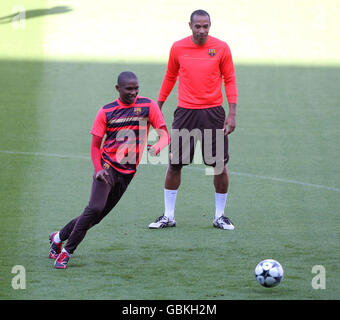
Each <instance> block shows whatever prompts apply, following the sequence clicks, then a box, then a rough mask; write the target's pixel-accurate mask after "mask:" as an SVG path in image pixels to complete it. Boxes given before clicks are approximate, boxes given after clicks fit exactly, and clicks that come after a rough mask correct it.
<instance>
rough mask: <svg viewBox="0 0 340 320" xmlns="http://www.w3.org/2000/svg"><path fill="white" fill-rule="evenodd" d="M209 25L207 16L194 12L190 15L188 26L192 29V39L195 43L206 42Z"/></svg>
mask: <svg viewBox="0 0 340 320" xmlns="http://www.w3.org/2000/svg"><path fill="white" fill-rule="evenodd" d="M210 25H211V24H210V19H209V17H208V16H200V15H197V14H195V15H194V16H193V17H192V21H191V22H189V26H190V29H191V30H192V37H193V41H194V42H195V43H196V44H198V45H202V44H204V43H206V42H207V40H208V34H209V30H210Z"/></svg>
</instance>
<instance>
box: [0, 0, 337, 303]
mask: <svg viewBox="0 0 340 320" xmlns="http://www.w3.org/2000/svg"><path fill="white" fill-rule="evenodd" d="M158 3H159V2H158V1H157V2H156V1H153V2H151V1H150V3H149V2H148V4H149V7H148V6H147V5H146V2H142V1H133V4H132V3H131V2H129V3H126V4H124V3H120V5H119V8H118V7H117V6H116V5H115V3H114V2H113V3H110V2H105V4H104V3H103V4H102V5H103V6H97V4H92V2H91V1H87V0H84V1H81V3H79V4H77V3H74V2H71V1H67V0H60V1H59V2H58V7H57V6H56V4H55V3H54V2H53V1H47V0H46V1H45V0H36V1H34V3H33V2H32V1H28V0H22V1H20V5H22V6H24V8H25V10H26V21H25V29H24V30H21V29H20V28H19V29H18V28H17V27H18V25H16V27H15V25H13V24H12V22H13V21H12V20H11V19H13V16H12V17H11V18H3V17H5V16H7V15H11V14H13V6H15V5H16V3H15V2H14V1H6V2H3V3H1V5H0V9H1V10H0V12H1V13H0V16H1V18H2V19H1V20H0V38H1V39H2V41H1V42H0V88H1V90H0V121H1V123H0V133H1V135H0V161H1V170H0V201H1V207H0V216H1V224H0V275H1V276H0V299H2V300H3V299H13V300H17V299H24V300H27V299H155V300H157V299H204V300H206V299H280V300H281V299H284V300H285V299H339V298H340V291H339V288H340V278H339V271H340V268H339V264H338V261H337V257H338V252H339V247H340V244H339V242H340V241H339V229H340V228H339V226H340V223H339V219H340V218H339V215H338V210H339V207H340V200H339V188H340V186H339V181H340V172H339V165H340V160H339V155H340V147H339V143H338V142H339V138H340V131H339V125H338V123H339V119H340V114H339V108H338V107H337V106H338V101H339V100H340V92H339V85H338V79H339V75H340V69H339V68H337V67H332V66H331V63H330V62H331V61H335V60H337V57H338V56H339V54H338V52H339V48H338V45H337V42H336V41H333V39H336V38H337V34H338V32H337V30H338V28H336V27H337V21H338V18H337V16H338V12H337V9H336V6H335V5H334V4H335V1H322V2H318V1H315V2H313V5H311V4H310V1H300V2H299V5H296V2H294V1H291V2H289V3H287V2H281V3H280V6H278V4H277V2H275V4H272V2H270V1H263V2H261V4H259V3H258V2H252V1H249V2H247V3H246V4H245V3H244V2H242V3H240V4H238V3H237V2H234V3H226V4H222V3H221V2H218V5H216V4H217V1H209V4H208V3H207V2H206V1H204V2H203V1H202V3H199V2H198V1H197V0H196V1H195V2H193V1H186V2H185V3H183V1H181V2H179V1H177V2H173V1H171V2H166V3H165V4H164V6H165V7H159V6H158ZM199 4H202V6H201V7H202V8H205V9H207V11H208V12H210V13H211V16H212V17H213V25H212V30H211V34H212V35H216V36H218V37H221V38H223V39H225V40H227V41H228V43H229V44H230V45H231V48H232V52H233V53H234V58H235V59H236V62H238V63H237V64H236V73H237V82H238V92H239V103H238V115H237V129H236V131H235V133H233V134H232V135H231V136H230V154H231V159H230V163H229V169H230V170H231V185H230V195H229V199H228V210H227V214H228V215H229V216H230V217H231V219H232V221H233V222H234V223H235V225H236V229H235V231H233V232H226V231H222V230H217V229H215V228H213V227H212V218H213V213H214V193H213V188H212V177H211V176H205V175H204V167H203V166H200V165H195V166H190V167H187V168H185V170H184V171H183V180H182V185H181V189H180V192H179V194H178V202H177V206H176V219H177V223H178V226H177V227H176V228H171V229H165V230H149V229H148V228H147V225H148V224H149V223H150V222H151V221H153V220H154V219H155V218H156V217H158V216H159V215H160V214H162V212H163V183H164V180H163V179H164V174H165V170H166V166H162V165H154V166H152V165H150V164H149V165H141V166H140V168H139V170H138V173H137V175H136V177H135V179H134V180H133V181H132V183H131V185H130V187H129V189H128V191H127V192H126V194H125V195H124V197H123V198H122V200H121V202H120V203H119V204H118V205H117V207H116V208H115V209H114V211H113V212H111V213H110V214H109V215H108V216H107V217H106V218H105V219H104V220H103V222H102V223H101V224H99V225H97V226H96V227H94V228H93V229H92V230H90V231H89V232H88V234H87V236H86V238H85V240H84V241H83V242H82V243H81V245H80V246H79V248H78V250H77V251H76V252H75V254H74V256H73V257H72V258H71V260H70V264H69V268H68V269H67V270H55V269H53V261H51V260H50V259H48V249H49V243H48V234H49V233H50V232H52V231H54V230H56V229H58V228H60V227H61V226H63V225H64V224H65V223H66V222H68V221H69V220H70V219H71V218H73V217H74V216H76V215H78V214H80V213H81V212H82V210H83V208H84V206H85V205H86V204H87V201H88V197H89V193H90V186H91V175H92V172H93V169H92V164H91V161H90V157H89V151H90V139H91V137H90V134H89V131H90V128H91V126H92V122H93V120H94V117H95V115H96V112H97V110H98V108H99V107H101V106H102V105H103V104H105V103H107V102H108V101H111V100H113V99H115V98H116V97H117V95H116V93H115V91H114V82H115V78H116V76H117V74H118V73H119V72H121V71H124V70H132V71H134V72H135V73H136V74H137V75H138V76H139V78H140V85H141V91H140V94H141V95H144V96H149V97H152V98H154V99H155V98H156V97H157V93H158V90H159V87H160V83H161V80H162V77H163V75H164V72H165V69H166V64H165V62H164V61H165V59H166V58H167V55H168V50H169V48H170V44H171V42H172V40H177V39H178V38H180V37H181V36H183V37H184V36H186V35H188V32H189V30H188V27H187V24H186V23H187V22H186V21H187V20H188V17H189V14H190V13H191V12H192V11H193V10H194V9H197V8H198V7H199V6H200V5H199ZM162 5H163V2H162ZM178 5H180V6H181V10H180V11H178V9H177V8H178ZM273 6H274V7H273ZM131 7H134V8H135V10H133V11H131V10H130V8H131ZM53 8H54V9H53ZM148 8H149V9H150V8H151V9H152V10H148ZM140 12H143V13H144V14H145V13H146V12H147V18H148V19H143V23H145V25H143V28H141V27H140V26H139V25H138V26H136V25H134V23H135V22H137V23H138V22H139V21H140V16H139V13H140ZM254 13H256V14H254ZM133 14H136V16H133ZM127 16H128V17H129V18H130V19H126V17H127ZM226 17H227V18H226ZM110 22H111V23H112V24H110ZM127 22H128V24H127ZM117 25H119V26H121V30H120V32H118V33H117V32H114V33H113V31H117V29H116V26H117ZM155 25H157V30H155V27H154V26H155ZM269 26H270V28H269ZM19 27H20V25H19ZM103 30H105V32H104V33H103ZM269 31H270V32H269ZM218 32H220V33H218ZM113 34H114V35H113ZM131 34H133V35H134V37H131ZM107 39H109V41H107ZM113 39H114V41H113ZM155 39H156V40H155ZM90 40H91V41H90ZM139 40H140V41H139ZM138 41H139V42H138ZM116 42H117V43H119V44H120V46H117V43H116ZM155 42H156V43H157V44H158V46H156V47H154V46H153V44H154V43H155ZM141 44H142V45H141ZM150 44H152V45H150ZM283 47H284V48H285V50H283V51H282V50H281V49H282V48H283ZM126 48H129V50H126ZM116 49H117V50H118V49H119V50H118V51H115V50H116ZM117 56H119V57H120V59H121V60H125V62H126V63H125V64H123V63H118V62H117V61H111V60H112V57H117ZM160 57H161V58H160ZM144 58H147V61H149V62H150V63H146V62H145V61H143V59H144ZM54 59H55V60H57V61H59V62H56V61H53V60H54ZM63 59H68V60H70V61H69V62H67V61H62V60H63ZM162 59H163V60H162ZM259 59H260V60H261V61H263V62H264V63H266V64H267V65H261V64H259ZM160 60H162V61H163V63H161V64H156V63H155V61H160ZM281 60H284V61H283V62H284V64H285V66H278V65H270V64H269V63H268V62H269V61H274V62H278V61H281ZM72 61H74V62H72ZM77 61H78V62H77ZM80 61H82V62H80ZM89 61H90V62H89ZM94 61H96V62H97V63H94ZM132 61H139V63H134V62H132ZM240 61H244V62H247V63H246V64H240V63H239V62H240ZM311 61H313V62H318V63H320V64H322V65H325V67H311V66H308V63H310V62H311ZM104 62H105V63H104ZM151 62H152V63H151ZM291 62H294V64H295V66H290V63H291ZM280 63H282V61H281V62H280ZM299 63H302V64H304V67H299V66H298V64H299ZM327 65H328V66H327ZM176 101H177V99H176V94H175V91H174V92H173V93H172V95H171V96H170V97H169V100H168V101H167V103H166V105H165V106H164V113H165V118H166V121H167V124H168V125H169V126H170V124H171V121H172V119H173V111H174V108H175V106H176ZM264 258H274V259H277V260H278V261H279V262H280V263H281V264H282V265H283V267H284V270H285V279H284V280H283V282H282V284H280V286H278V287H276V288H274V289H265V288H262V287H260V286H259V285H258V284H257V283H256V281H255V277H254V274H253V270H254V268H255V266H256V264H257V263H258V262H259V261H260V260H262V259H264ZM15 265H22V266H24V267H25V270H26V289H25V290H14V289H13V288H12V286H11V281H12V278H13V277H14V276H15V275H14V274H12V273H11V270H12V267H13V266H15ZM314 265H323V266H324V267H325V268H326V289H325V290H315V289H313V288H312V285H311V282H312V279H313V277H314V276H315V274H313V273H312V267H313V266H314ZM61 284H62V286H61Z"/></svg>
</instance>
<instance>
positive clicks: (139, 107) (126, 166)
mask: <svg viewBox="0 0 340 320" xmlns="http://www.w3.org/2000/svg"><path fill="white" fill-rule="evenodd" d="M116 89H117V91H118V92H119V98H118V99H116V100H115V101H113V102H111V103H109V104H107V105H105V106H103V107H102V108H100V110H99V111H98V113H97V116H96V119H95V121H94V124H93V127H92V130H91V133H92V145H91V159H92V162H93V166H94V169H95V174H94V176H93V183H92V189H91V195H90V201H89V203H88V205H87V206H86V208H85V210H84V212H83V213H82V214H81V215H80V216H78V217H76V218H74V219H72V220H71V221H70V222H69V223H67V224H66V225H65V226H64V227H63V228H61V229H60V231H57V232H53V233H52V234H51V235H50V242H51V247H50V252H49V257H50V258H51V259H55V263H54V266H55V268H57V269H66V268H67V263H68V261H69V259H70V257H71V255H72V254H73V252H74V251H75V250H76V248H77V247H78V245H79V244H80V242H81V241H82V240H83V238H84V237H85V235H86V232H87V231H88V230H89V229H90V228H91V227H93V226H94V225H96V224H98V223H99V222H100V221H101V220H102V219H103V218H104V217H105V216H106V215H107V214H108V213H109V212H110V211H111V210H112V209H113V208H114V207H115V206H116V204H117V203H118V201H119V200H120V198H121V197H122V195H123V194H124V192H125V191H126V189H127V187H128V185H129V183H130V182H131V179H132V178H133V177H134V175H135V173H136V170H137V165H138V163H139V162H140V159H141V156H142V154H143V149H144V146H145V143H146V140H147V135H148V130H149V126H150V124H151V125H152V126H153V128H154V129H155V130H156V132H157V133H158V136H159V140H158V142H157V143H156V144H155V145H153V146H151V147H150V149H149V153H150V154H151V155H152V156H155V155H157V154H158V153H159V152H160V150H161V149H162V148H164V147H165V146H167V145H168V143H169V135H168V131H167V128H166V125H165V121H164V118H163V115H162V112H161V110H160V109H159V107H158V105H157V103H156V102H155V101H153V100H151V99H149V98H145V97H140V96H138V92H139V91H138V90H139V84H138V79H137V77H136V75H135V74H134V73H132V72H122V73H121V74H120V75H119V76H118V81H117V85H116ZM104 136H105V139H104V144H103V147H102V148H101V144H102V141H103V138H104ZM66 240H67V243H66V245H65V247H64V248H62V244H63V241H66Z"/></svg>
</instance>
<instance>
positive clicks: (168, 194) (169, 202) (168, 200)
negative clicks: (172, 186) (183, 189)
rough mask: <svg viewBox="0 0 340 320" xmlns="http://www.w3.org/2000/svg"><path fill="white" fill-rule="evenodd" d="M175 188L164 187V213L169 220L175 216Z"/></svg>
mask: <svg viewBox="0 0 340 320" xmlns="http://www.w3.org/2000/svg"><path fill="white" fill-rule="evenodd" d="M176 197H177V190H169V189H164V206H165V211H164V215H165V216H166V217H168V218H169V219H170V220H173V219H174V217H175V206H176Z"/></svg>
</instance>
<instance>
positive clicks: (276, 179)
mask: <svg viewBox="0 0 340 320" xmlns="http://www.w3.org/2000/svg"><path fill="white" fill-rule="evenodd" d="M0 153H4V154H15V155H26V156H37V157H52V158H69V159H82V160H90V159H91V158H90V157H89V156H81V155H73V154H58V153H44V152H22V151H9V150H0ZM152 165H155V164H152ZM157 165H159V164H157ZM161 165H162V166H164V164H161ZM186 168H188V169H190V170H199V171H204V170H205V169H203V168H197V167H192V166H188V167H186ZM229 173H230V174H232V175H236V176H243V177H249V178H257V179H262V180H270V181H277V182H283V183H291V184H297V185H301V186H305V187H312V188H317V189H325V190H329V191H335V192H340V188H334V187H328V186H324V185H321V184H314V183H308V182H303V181H297V180H291V179H285V178H276V177H270V176H262V175H257V174H252V173H244V172H235V171H229Z"/></svg>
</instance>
